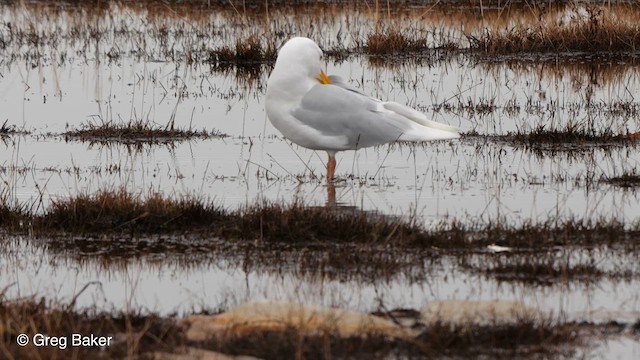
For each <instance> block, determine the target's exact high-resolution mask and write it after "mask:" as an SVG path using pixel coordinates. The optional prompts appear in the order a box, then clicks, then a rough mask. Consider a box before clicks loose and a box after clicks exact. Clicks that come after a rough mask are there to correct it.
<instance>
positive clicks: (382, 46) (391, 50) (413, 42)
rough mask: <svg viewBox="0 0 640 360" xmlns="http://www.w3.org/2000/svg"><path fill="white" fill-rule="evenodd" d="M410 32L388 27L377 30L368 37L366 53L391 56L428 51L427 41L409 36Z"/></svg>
mask: <svg viewBox="0 0 640 360" xmlns="http://www.w3.org/2000/svg"><path fill="white" fill-rule="evenodd" d="M408 33H409V30H406V29H405V30H399V29H398V28H393V27H388V28H383V29H380V28H378V29H376V30H374V31H373V32H372V33H370V34H369V35H368V36H367V47H366V53H367V54H370V55H389V54H407V53H418V52H421V51H423V50H426V46H427V45H426V39H424V38H422V39H421V38H418V37H416V36H415V35H414V36H411V35H408Z"/></svg>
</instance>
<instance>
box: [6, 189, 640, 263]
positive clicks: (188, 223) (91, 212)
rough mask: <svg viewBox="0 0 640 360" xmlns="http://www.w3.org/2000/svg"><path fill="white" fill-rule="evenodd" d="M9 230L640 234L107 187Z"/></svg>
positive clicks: (390, 237) (299, 235) (469, 241)
mask: <svg viewBox="0 0 640 360" xmlns="http://www.w3.org/2000/svg"><path fill="white" fill-rule="evenodd" d="M4 213H5V215H4V218H5V219H13V220H8V221H5V224H4V227H5V228H8V229H13V230H14V231H17V230H19V229H18V227H17V226H16V222H18V221H20V220H28V221H29V222H30V223H31V224H32V226H33V229H34V230H35V231H42V232H51V231H54V232H55V231H61V232H65V233H75V234H82V233H87V234H91V233H104V232H114V233H121V232H127V233H128V232H134V233H135V232H137V233H143V234H144V233H171V232H186V233H192V234H195V235H197V234H199V233H200V232H202V231H204V232H205V233H206V234H207V236H208V237H221V238H224V239H229V240H230V239H240V240H242V239H244V240H259V241H266V242H274V243H281V244H289V245H294V244H300V245H304V244H314V243H318V244H340V243H348V244H370V245H373V244H375V245H382V246H392V247H396V248H419V249H424V250H431V251H445V250H449V251H456V250H470V249H478V248H484V247H486V246H487V245H490V244H497V245H501V246H509V247H525V248H534V249H541V248H549V247H554V246H564V245H581V246H590V245H607V244H613V243H626V242H628V241H629V239H630V237H631V236H633V235H634V234H637V233H638V229H637V228H638V227H637V225H632V226H631V227H629V228H625V227H624V226H623V224H622V223H619V222H617V221H615V220H608V221H606V220H602V221H597V222H590V221H579V220H564V221H560V220H558V221H551V220H550V221H547V222H544V223H535V224H534V223H525V224H521V225H518V226H512V225H508V224H507V222H506V221H496V222H493V223H488V224H476V225H473V224H471V225H469V224H463V223H461V222H456V221H453V222H451V223H441V224H439V225H437V226H435V227H432V228H430V229H429V230H426V229H424V228H423V227H422V226H420V225H418V224H416V223H415V221H413V220H411V219H404V218H399V217H389V216H383V215H379V214H376V213H368V212H362V211H359V210H356V209H347V210H346V211H336V210H335V209H333V208H331V207H327V208H325V207H305V206H302V205H301V204H292V205H288V206H284V205H277V204H262V205H255V206H251V207H247V208H243V209H239V210H236V211H228V210H225V209H222V208H221V207H219V206H216V205H214V204H213V203H212V202H210V201H205V200H203V199H200V198H197V197H189V196H187V197H182V198H171V197H166V196H163V195H161V194H158V193H149V194H148V195H146V196H143V194H135V193H131V192H128V191H127V190H125V189H120V190H103V191H99V192H97V193H95V194H93V195H90V194H83V195H78V196H74V197H70V198H68V199H60V200H56V201H54V202H53V205H51V207H50V208H48V209H45V211H44V214H40V215H34V214H25V213H24V212H19V211H18V212H16V211H12V210H11V209H9V210H5V211H4Z"/></svg>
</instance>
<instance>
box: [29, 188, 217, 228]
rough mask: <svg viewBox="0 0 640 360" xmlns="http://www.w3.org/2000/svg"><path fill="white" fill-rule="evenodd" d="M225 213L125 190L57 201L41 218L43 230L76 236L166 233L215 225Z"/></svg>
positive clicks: (205, 205)
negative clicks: (119, 233)
mask: <svg viewBox="0 0 640 360" xmlns="http://www.w3.org/2000/svg"><path fill="white" fill-rule="evenodd" d="M224 216H225V214H224V212H223V211H222V210H221V209H220V208H218V207H216V206H215V205H213V204H211V203H205V202H203V201H200V200H199V199H195V198H183V199H178V200H174V199H170V198H166V197H164V196H162V195H161V194H158V193H153V194H150V195H149V196H147V197H146V198H144V199H143V198H142V197H141V196H139V195H134V194H132V193H129V192H127V191H124V190H120V191H101V192H98V193H97V194H95V195H79V196H77V197H73V198H71V199H68V200H62V201H54V202H53V205H52V207H51V209H50V210H49V211H48V212H47V213H46V214H45V215H43V216H42V217H40V218H38V220H39V224H40V226H41V227H43V228H45V229H46V228H49V229H52V230H62V231H67V232H76V233H78V232H79V233H87V232H88V233H98V232H102V231H121V230H134V229H135V230H137V231H141V232H165V231H176V230H185V229H190V228H192V227H203V226H208V225H212V224H215V223H217V222H219V221H220V220H221V219H223V218H224Z"/></svg>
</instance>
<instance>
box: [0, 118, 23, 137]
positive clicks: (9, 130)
mask: <svg viewBox="0 0 640 360" xmlns="http://www.w3.org/2000/svg"><path fill="white" fill-rule="evenodd" d="M8 123H9V119H7V120H5V121H4V122H3V123H2V126H0V138H4V137H8V136H11V135H16V134H19V135H27V134H29V133H30V132H29V131H27V130H25V129H23V128H22V129H20V128H18V127H17V126H15V125H7V124H8Z"/></svg>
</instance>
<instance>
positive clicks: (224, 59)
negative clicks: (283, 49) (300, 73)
mask: <svg viewBox="0 0 640 360" xmlns="http://www.w3.org/2000/svg"><path fill="white" fill-rule="evenodd" d="M261 39H262V37H260V36H258V35H255V34H253V35H250V36H248V37H246V38H241V39H238V40H236V45H235V48H233V49H232V48H230V47H227V46H222V47H220V48H218V49H215V50H211V51H209V59H208V60H207V62H208V63H210V64H217V65H227V64H229V65H230V64H233V65H244V66H248V65H251V64H254V65H255V64H258V65H259V64H263V63H265V62H272V61H275V59H276V56H277V51H276V48H275V47H274V46H273V45H272V44H270V43H269V44H267V45H263V42H262V41H261Z"/></svg>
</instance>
